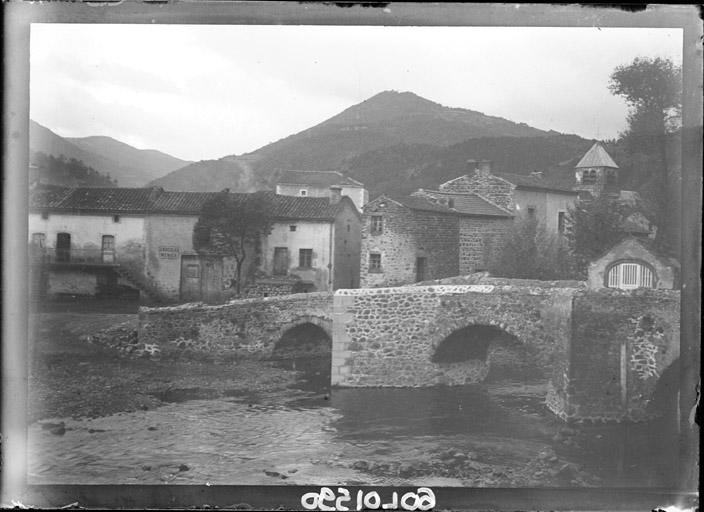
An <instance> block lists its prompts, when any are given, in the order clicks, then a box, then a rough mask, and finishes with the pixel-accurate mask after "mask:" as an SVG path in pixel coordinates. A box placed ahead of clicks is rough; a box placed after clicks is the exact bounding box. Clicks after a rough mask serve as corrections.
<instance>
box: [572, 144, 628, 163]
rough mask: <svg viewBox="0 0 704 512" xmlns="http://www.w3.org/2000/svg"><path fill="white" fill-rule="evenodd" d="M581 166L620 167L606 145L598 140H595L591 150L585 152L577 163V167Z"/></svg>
mask: <svg viewBox="0 0 704 512" xmlns="http://www.w3.org/2000/svg"><path fill="white" fill-rule="evenodd" d="M580 167H611V168H613V169H618V165H616V162H614V161H613V159H612V158H611V156H609V154H608V153H607V152H606V150H605V149H604V147H603V146H602V145H601V144H600V143H598V142H595V143H594V145H593V146H592V147H591V148H589V151H587V152H586V153H585V154H584V156H583V157H582V159H581V160H580V161H579V163H578V164H577V165H575V168H577V169H579V168H580Z"/></svg>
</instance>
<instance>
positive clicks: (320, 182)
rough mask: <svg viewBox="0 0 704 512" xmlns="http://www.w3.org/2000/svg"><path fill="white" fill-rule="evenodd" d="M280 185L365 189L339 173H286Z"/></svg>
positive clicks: (360, 184)
mask: <svg viewBox="0 0 704 512" xmlns="http://www.w3.org/2000/svg"><path fill="white" fill-rule="evenodd" d="M278 183H280V184H282V185H312V186H317V187H330V186H332V185H344V186H347V187H364V185H363V184H362V183H360V182H359V181H357V180H353V179H352V178H348V177H347V176H344V175H342V173H339V172H337V171H284V172H283V173H282V174H281V177H280V178H279V181H278Z"/></svg>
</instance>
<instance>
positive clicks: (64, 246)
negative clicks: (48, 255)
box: [56, 233, 71, 262]
mask: <svg viewBox="0 0 704 512" xmlns="http://www.w3.org/2000/svg"><path fill="white" fill-rule="evenodd" d="M56 261H59V262H69V261H71V235H70V234H68V233H57V234H56Z"/></svg>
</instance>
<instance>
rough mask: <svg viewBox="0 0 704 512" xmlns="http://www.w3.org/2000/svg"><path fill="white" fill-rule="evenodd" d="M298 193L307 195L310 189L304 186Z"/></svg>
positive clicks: (303, 195)
mask: <svg viewBox="0 0 704 512" xmlns="http://www.w3.org/2000/svg"><path fill="white" fill-rule="evenodd" d="M298 194H299V195H300V196H302V197H305V196H307V195H308V190H307V189H305V188H302V189H301V190H299V191H298Z"/></svg>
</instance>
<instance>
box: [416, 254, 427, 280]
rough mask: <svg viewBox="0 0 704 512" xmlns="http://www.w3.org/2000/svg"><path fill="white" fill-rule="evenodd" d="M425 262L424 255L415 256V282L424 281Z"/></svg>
mask: <svg viewBox="0 0 704 512" xmlns="http://www.w3.org/2000/svg"><path fill="white" fill-rule="evenodd" d="M426 263H427V261H426V259H425V257H422V256H419V257H417V258H416V282H419V281H425V279H426V277H425V276H426V270H425V269H426Z"/></svg>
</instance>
